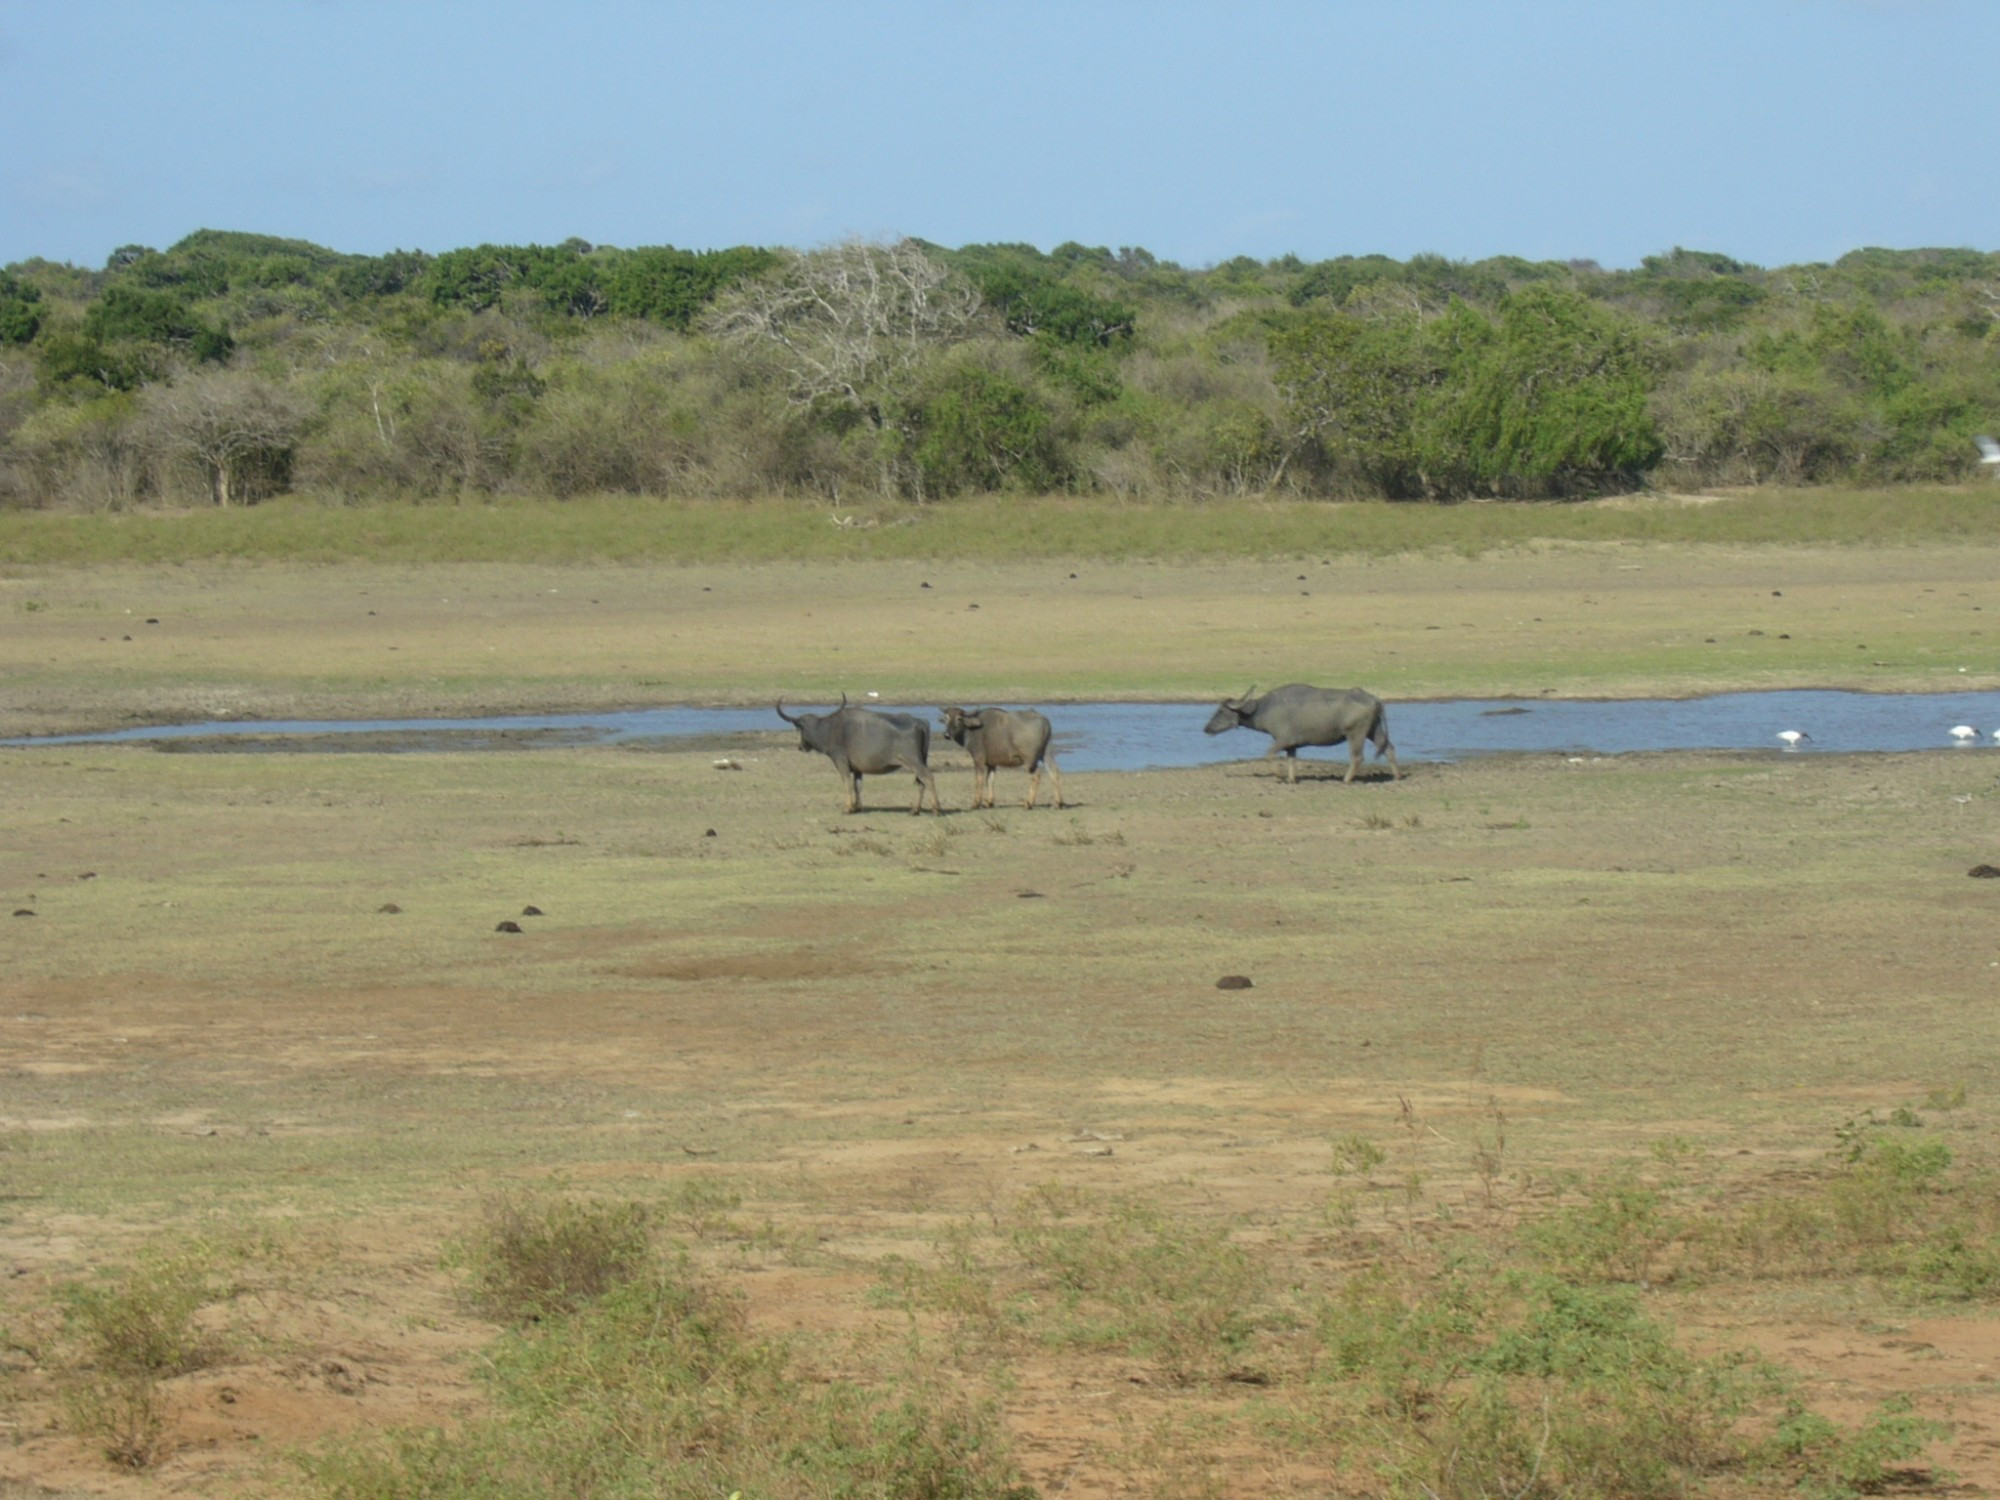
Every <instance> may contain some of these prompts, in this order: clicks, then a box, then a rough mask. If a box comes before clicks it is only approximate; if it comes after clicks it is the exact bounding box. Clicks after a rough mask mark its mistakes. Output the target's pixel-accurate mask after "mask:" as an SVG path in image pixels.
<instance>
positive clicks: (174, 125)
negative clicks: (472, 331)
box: [0, 0, 2000, 266]
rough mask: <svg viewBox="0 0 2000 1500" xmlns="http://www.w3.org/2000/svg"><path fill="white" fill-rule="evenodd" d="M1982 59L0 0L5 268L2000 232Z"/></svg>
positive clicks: (1561, 248) (1859, 238)
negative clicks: (163, 261) (750, 248)
mask: <svg viewBox="0 0 2000 1500" xmlns="http://www.w3.org/2000/svg"><path fill="white" fill-rule="evenodd" d="M1996 63H2000V3H1996V0H1792V3H1780V0H1547V3H1525V0H1519V3H1510V0H1488V3H1472V0H1428V3H1427V0H1367V3H1347V0H1323V3H1319V4H1308V3H1303V0H1261V3H1260V0H1238V3H1233V4H1221V3H1217V4H1195V3H1175V0H1152V3H1136V0H1134V3H1092V0H1067V3H1039V0H1025V3H1004V4H1003V3H999V0H988V3H977V4H975V3H950V0H932V3H925V4H920V3H900V0H844V3H832V0H827V3H818V4H812V3H800V0H790V3H787V0H768V3H757V0H738V3H732V4H724V3H706V0H689V3H681V4H673V3H664V0H662V3H653V4H638V3H591V0H569V3H552V0H539V3H533V4H529V3H522V0H477V3H443V0H439V3H425V0H398V3H386V0H0V264H4V263H7V262H11V261H16V260H21V259H25V258H27V257H30V256H36V255H39V256H44V257H47V258H49V259H51V260H67V261H73V262H75V263H77V264H79V265H86V266H99V265H102V264H103V262H104V260H105V257H106V256H107V255H108V254H109V253H110V252H111V251H112V250H113V249H114V248H116V247H118V246H120V245H124V244H131V243H138V244H147V245H153V246H156V247H164V246H166V245H169V244H171V243H172V242H173V241H175V240H177V239H179V238H180V237H181V236H183V235H185V234H188V233H190V232H191V231H193V230H196V229H204V228H207V229H241V230H251V231H256V232H259V233H266V234H277V235H285V236H292V237H297V238H301V239H308V240H312V241H315V242H317V243H319V244H323V245H327V246H331V247H332V248H335V249H338V250H347V251H358V252H365V253H379V252H382V251H385V250H390V249H395V248H408V249H423V250H430V251H441V250H448V249H452V248H454V247H457V246H463V245H474V244H478V243H481V242H482V241H495V242H503V243H525V242H541V243H553V242H556V241H560V240H563V239H567V238H569V237H570V236H572V235H577V236H581V237H582V238H584V239H587V240H591V241H593V242H596V243H601V244H615V245H641V244H674V245H680V246H683V247H685V248H690V249H710V248H717V247H720V246H724V245H734V244H763V245H792V246H796V247H800V248H804V247H808V246H811V245H816V244H822V243H825V242H827V241H830V240H834V239H839V238H842V237H844V236H848V235H862V236H867V237H881V236H889V235H900V234H914V235H920V236H922V237H924V238H926V239H930V240H934V241H937V242H940V243H943V244H948V245H961V244H967V243H972V242H975V241H990V240H1011V241H1025V242H1028V243H1031V244H1035V245H1039V246H1040V247H1042V248H1043V249H1049V248H1051V247H1053V246H1054V245H1056V244H1059V243H1061V242H1062V241H1064V240H1080V241H1082V242H1084V243H1086V244H1093V245H1096V244H1102V245H1110V246H1114V247H1115V246H1119V245H1140V246H1144V247H1145V248H1147V249H1149V250H1151V251H1152V252H1153V253H1154V254H1155V255H1158V256H1160V257H1161V258H1163V259H1168V260H1177V261H1180V262H1181V263H1183V264H1185V265H1190V266H1201V265H1208V264H1212V263H1214V262H1216V261H1219V260H1225V259H1227V258H1229V257H1230V256H1233V255H1251V256H1255V257H1257V258H1259V259H1268V258H1270V257H1273V256H1277V255H1282V254H1286V253H1294V254H1297V255H1300V256H1303V257H1305V258H1307V259H1309V260H1316V259H1320V258H1323V257H1327V256H1333V255H1341V254H1362V253H1368V252H1381V253H1384V254H1388V255H1393V256H1396V257H1398V258H1402V257H1407V256H1409V255H1412V254H1415V253H1417V252H1420V251H1429V252H1434V253H1438V254H1443V255H1447V256H1451V257H1453V258H1465V259H1477V258H1479V257H1482V256H1487V255H1496V254H1511V255H1523V256H1528V257H1531V258H1538V259H1539V258H1569V257H1585V256H1587V257H1592V258H1595V259H1597V260H1599V261H1601V262H1603V263H1604V264H1605V265H1607V266H1630V265H1634V264H1636V263H1637V262H1638V260H1639V258H1640V257H1641V256H1644V255H1647V254H1650V253H1653V252H1655V251H1661V250H1666V249H1670V248H1671V247H1673V246H1675V245H1686V246H1689V247H1692V248H1699V249H1705V250H1719V251H1723V252H1725V253H1727V254H1731V255H1734V256H1737V257H1739V258H1742V259H1745V260H1751V261H1755V262H1757V263H1759V264H1763V265H1779V264H1786V263H1790V262H1795V261H1806V260H1827V259H1832V258H1835V257H1837V256H1839V255H1841V254H1843V253H1844V252H1846V251H1848V250H1851V249H1855V248H1857V247H1860V246H1865V245H1886V246H1891V247H1898V248H1910V247H1916V246H1929V245H1953V246H1972V247H1975V248H1979V249H1986V250H1992V249H1996V248H2000V80H1996V72H1995V68H1996Z"/></svg>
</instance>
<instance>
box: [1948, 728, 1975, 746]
mask: <svg viewBox="0 0 2000 1500" xmlns="http://www.w3.org/2000/svg"><path fill="white" fill-rule="evenodd" d="M1951 737H1952V738H1953V739H1955V740H1957V741H1958V742H1959V743H1960V744H1961V745H1969V744H1971V743H1972V742H1973V741H1974V740H1976V739H1978V738H1979V731H1978V730H1976V729H1974V728H1973V727H1972V726H1971V725H1970V724H1957V725H1954V726H1953V727H1952V731H1951Z"/></svg>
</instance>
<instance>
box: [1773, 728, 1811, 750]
mask: <svg viewBox="0 0 2000 1500" xmlns="http://www.w3.org/2000/svg"><path fill="white" fill-rule="evenodd" d="M1778 738H1779V739H1781V740H1783V741H1784V742H1785V748H1786V749H1787V750H1796V749H1798V748H1799V741H1800V740H1809V739H1811V738H1812V736H1811V735H1809V734H1807V733H1806V732H1805V731H1804V730H1803V729H1780V730H1779V731H1778Z"/></svg>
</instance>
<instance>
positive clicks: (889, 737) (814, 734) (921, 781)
mask: <svg viewBox="0 0 2000 1500" xmlns="http://www.w3.org/2000/svg"><path fill="white" fill-rule="evenodd" d="M777 709H778V717H779V718H781V719H783V720H784V721H785V722H786V723H787V724H790V725H792V726H793V727H795V728H796V729H797V730H798V732H799V748H800V749H801V750H807V751H812V750H817V751H818V752H819V753H820V754H821V755H824V756H825V757H826V758H827V759H828V760H830V761H832V762H833V768H834V769H835V770H836V771H838V772H840V784H841V786H842V787H843V788H844V789H845V791H846V793H847V810H848V811H849V812H859V811H860V810H861V778H862V777H863V776H880V775H883V774H884V773H886V772H889V771H894V770H904V771H908V772H910V773H911V774H912V775H914V776H915V777H916V778H917V805H916V806H915V807H912V808H911V809H910V811H911V812H913V813H920V812H922V811H923V810H924V793H925V792H927V791H928V792H929V793H930V794H931V809H932V811H934V812H936V813H939V814H940V815H942V814H943V812H944V807H943V805H942V804H941V803H939V801H938V791H937V781H936V779H935V778H934V777H933V776H932V775H931V768H930V753H931V731H930V726H929V725H928V724H926V723H924V721H923V720H922V719H918V718H913V717H912V716H911V715H909V714H884V713H877V712H876V711H875V710H874V709H872V708H850V707H849V706H848V703H847V694H845V693H842V694H841V695H840V707H839V708H837V709H835V710H834V711H833V712H832V713H830V714H798V715H796V716H795V715H792V714H788V713H786V712H785V701H784V699H782V698H780V699H779V700H778V703H777Z"/></svg>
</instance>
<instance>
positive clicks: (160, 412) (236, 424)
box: [140, 370, 306, 506]
mask: <svg viewBox="0 0 2000 1500" xmlns="http://www.w3.org/2000/svg"><path fill="white" fill-rule="evenodd" d="M140 404H141V409H142V412H143V416H142V425H143V430H144V432H145V433H146V435H147V437H148V438H149V439H150V441H151V445H152V446H153V447H154V448H155V450H156V451H158V452H162V453H164V454H166V455H168V456H170V457H172V458H176V459H179V460H181V461H182V462H185V463H188V464H190V465H192V466H193V467H195V468H196V469H198V470H199V471H200V472H201V474H202V476H203V478H204V479H205V480H206V482H207V485H208V493H209V498H210V499H211V500H213V501H214V502H215V503H216V504H217V505H222V506H227V505H230V504H234V503H241V502H244V501H249V500H255V499H257V498H259V497H260V495H261V494H263V493H266V492H268V491H270V490H272V489H275V488H277V487H279V486H281V485H282V484H283V483H284V481H285V479H286V477H287V474H288V471H289V469H290V465H291V456H292V451H293V449H294V447H295V446H296V445H297V442H298V438H299V433H300V431H301V429H302V428H303V427H304V425H305V419H306V406H305V402H304V401H303V399H301V398H300V397H298V396H296V395H294V394H293V393H292V392H291V391H288V390H286V389H284V388H283V387H282V386H275V385H272V384H271V383H270V382H268V381H266V380H263V379H260V378H259V377H258V376H256V375H253V374H250V373H249V372H247V371H240V370H193V371H188V372H186V373H185V374H182V375H181V376H179V377H178V378H177V379H175V380H174V381H173V383H172V384H169V385H152V386H148V387H146V389H145V391H144V392H143V393H142V394H141V396H140Z"/></svg>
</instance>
